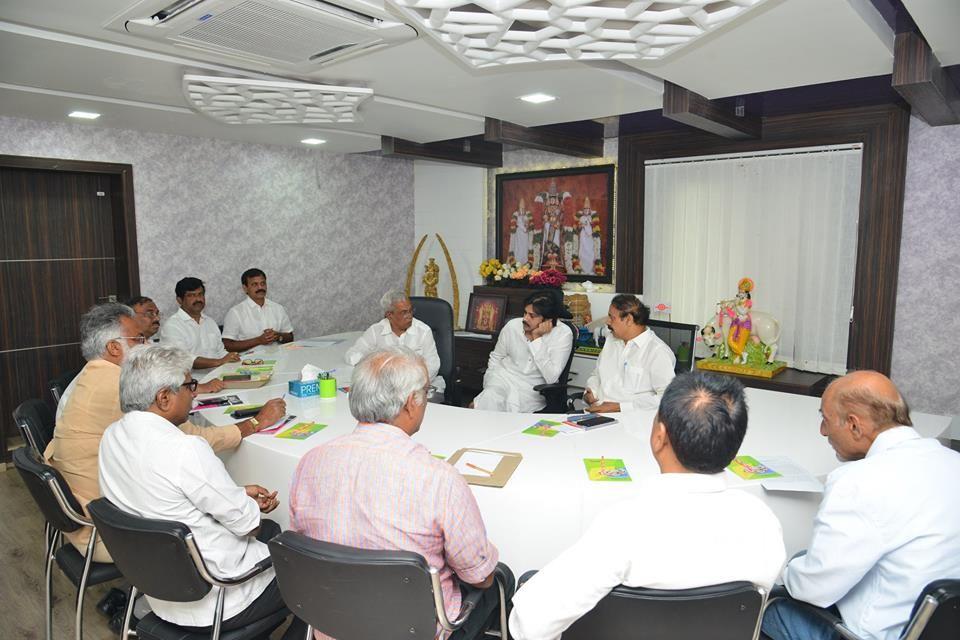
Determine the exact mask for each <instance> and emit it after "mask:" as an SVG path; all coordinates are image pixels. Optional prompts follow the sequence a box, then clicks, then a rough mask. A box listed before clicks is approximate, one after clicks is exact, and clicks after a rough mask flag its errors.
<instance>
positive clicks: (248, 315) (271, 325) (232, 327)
mask: <svg viewBox="0 0 960 640" xmlns="http://www.w3.org/2000/svg"><path fill="white" fill-rule="evenodd" d="M240 282H241V284H242V285H243V291H244V293H246V294H247V297H246V298H244V299H243V302H240V303H239V304H236V305H234V306H233V307H231V308H230V310H229V311H227V315H226V317H224V319H223V344H224V346H225V347H226V348H227V349H228V350H229V351H246V350H248V349H253V348H254V347H258V346H260V345H267V344H273V343H275V342H276V343H281V344H282V343H285V342H291V341H293V325H292V324H291V323H290V316H288V315H287V310H286V309H284V308H283V305H281V304H278V303H276V302H274V301H273V300H268V299H267V276H266V274H264V272H263V271H261V270H260V269H247V270H246V271H244V272H243V275H241V276H240Z"/></svg>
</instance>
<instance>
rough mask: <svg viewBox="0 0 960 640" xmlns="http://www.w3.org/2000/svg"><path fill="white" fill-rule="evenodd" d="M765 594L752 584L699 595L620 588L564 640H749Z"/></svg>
mask: <svg viewBox="0 0 960 640" xmlns="http://www.w3.org/2000/svg"><path fill="white" fill-rule="evenodd" d="M765 600H766V593H765V592H764V590H763V589H761V588H760V587H758V586H756V585H754V584H751V583H750V582H728V583H725V584H719V585H713V586H709V587H699V588H696V589H679V590H670V591H666V590H660V589H639V588H631V587H624V586H619V587H616V588H615V589H614V590H613V591H611V592H610V593H609V594H608V595H607V596H606V597H604V598H603V599H602V600H601V601H600V602H599V603H598V604H597V606H596V607H594V608H593V609H592V610H591V611H590V612H589V613H587V614H586V615H584V616H583V617H582V618H580V619H579V620H577V621H576V622H574V623H573V625H572V626H571V627H570V628H569V629H567V631H566V632H564V634H563V639H564V640H607V639H610V640H614V639H616V640H621V639H622V638H634V639H635V640H702V639H703V638H710V639H711V640H750V639H751V638H755V637H756V636H757V633H758V631H759V623H760V615H761V614H762V612H763V605H764V601H765Z"/></svg>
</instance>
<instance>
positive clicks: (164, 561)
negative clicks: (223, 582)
mask: <svg viewBox="0 0 960 640" xmlns="http://www.w3.org/2000/svg"><path fill="white" fill-rule="evenodd" d="M87 510H88V511H89V512H90V517H91V518H92V519H93V523H94V524H95V525H96V526H97V533H98V534H99V535H100V539H101V540H103V544H104V545H105V546H106V547H107V551H109V552H110V556H111V557H112V558H113V561H114V563H115V564H116V565H117V568H118V569H119V570H120V573H122V574H123V576H124V578H126V579H127V580H129V581H130V582H131V583H132V584H133V586H135V587H136V588H137V589H138V590H140V591H142V592H143V593H146V594H147V595H148V596H152V597H154V598H158V599H160V600H170V601H172V602H193V601H195V600H199V599H200V598H202V597H203V596H205V595H206V594H207V592H209V591H210V589H211V585H210V583H209V582H207V581H206V580H204V579H203V577H202V576H201V575H200V572H199V571H198V570H197V566H196V564H195V562H194V560H193V557H192V556H191V552H190V549H189V548H188V545H187V541H188V540H192V538H193V534H192V533H191V532H190V527H188V526H187V525H185V524H182V523H180V522H172V521H169V520H151V519H148V518H141V517H140V516H135V515H133V514H130V513H127V512H126V511H123V510H122V509H120V508H118V507H117V506H116V505H115V504H113V503H112V502H110V501H109V500H107V499H106V498H97V499H96V500H94V501H93V502H91V503H90V504H89V505H87ZM197 553H199V552H197ZM201 561H202V558H201Z"/></svg>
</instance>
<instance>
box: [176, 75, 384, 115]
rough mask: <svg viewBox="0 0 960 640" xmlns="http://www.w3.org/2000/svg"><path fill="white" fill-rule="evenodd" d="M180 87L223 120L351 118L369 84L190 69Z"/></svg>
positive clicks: (191, 99) (205, 110) (195, 103)
mask: <svg viewBox="0 0 960 640" xmlns="http://www.w3.org/2000/svg"><path fill="white" fill-rule="evenodd" d="M183 93H184V95H186V97H187V100H188V101H189V102H190V106H192V107H193V108H194V109H195V110H196V111H198V112H199V113H202V114H204V115H206V116H210V117H211V118H213V119H215V120H219V121H220V122H225V123H227V124H351V123H354V122H359V121H360V120H361V118H360V115H359V114H358V113H357V107H358V106H359V105H360V103H362V102H363V101H364V100H366V99H367V98H369V97H370V96H372V95H373V90H372V89H364V88H359V87H334V86H329V85H322V84H307V83H303V82H280V81H271V80H253V79H250V78H224V77H218V76H197V75H189V74H188V75H185V76H183Z"/></svg>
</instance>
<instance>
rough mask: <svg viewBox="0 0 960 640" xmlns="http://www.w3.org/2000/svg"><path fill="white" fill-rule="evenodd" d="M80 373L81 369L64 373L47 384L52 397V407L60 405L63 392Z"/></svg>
mask: <svg viewBox="0 0 960 640" xmlns="http://www.w3.org/2000/svg"><path fill="white" fill-rule="evenodd" d="M80 371H82V369H75V370H73V371H66V372H64V373H61V374H60V375H58V376H57V377H56V378H54V379H53V380H51V381H50V382H49V387H50V395H52V396H53V406H54V407H56V406H57V405H59V404H60V399H61V398H63V392H64V391H66V390H67V387H69V386H70V383H71V382H73V379H74V378H76V377H77V375H78V374H79V373H80Z"/></svg>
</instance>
